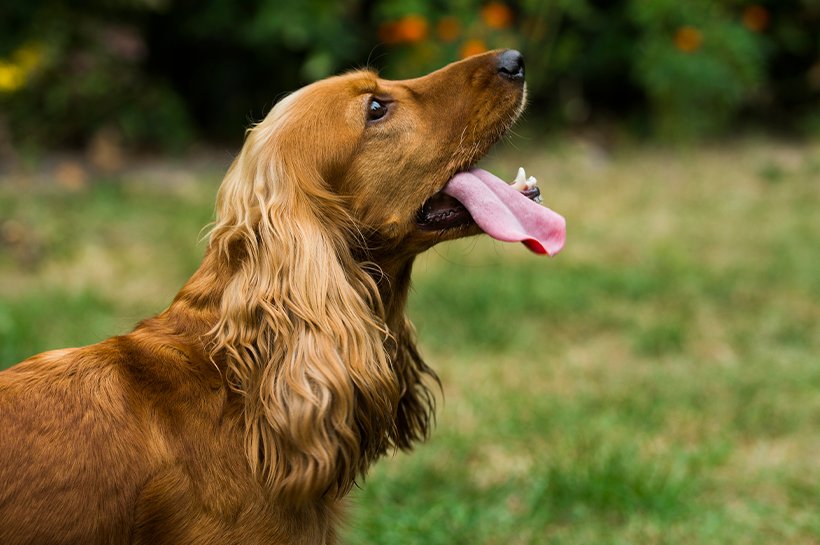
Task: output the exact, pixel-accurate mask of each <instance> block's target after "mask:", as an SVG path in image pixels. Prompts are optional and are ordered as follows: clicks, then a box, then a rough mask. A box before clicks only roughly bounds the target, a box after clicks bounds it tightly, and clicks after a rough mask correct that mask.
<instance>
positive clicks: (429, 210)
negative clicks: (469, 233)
mask: <svg viewBox="0 0 820 545" xmlns="http://www.w3.org/2000/svg"><path fill="white" fill-rule="evenodd" d="M536 183H537V182H536V180H535V178H533V177H529V178H527V177H526V174H525V173H524V169H523V168H520V169H519V170H518V175H517V176H516V178H515V181H514V182H513V183H512V184H511V185H510V184H507V183H506V182H505V181H503V180H501V179H500V178H498V177H496V176H494V175H493V174H491V173H489V172H487V171H486V170H481V169H470V170H468V171H465V172H459V173H458V174H456V175H455V176H453V178H452V179H451V180H450V181H449V182H447V185H445V186H444V189H442V190H441V191H439V192H438V193H436V194H435V195H433V196H432V197H431V198H430V199H428V200H427V201H426V202H425V203H424V204H423V205H422V207H421V208H420V209H419V211H418V212H417V214H416V225H417V226H418V228H419V229H420V230H423V231H446V230H450V229H454V228H456V227H463V226H468V225H471V224H473V223H475V224H477V225H478V226H479V227H480V228H481V229H482V230H483V231H484V232H485V233H486V234H488V235H490V236H491V237H493V238H495V239H496V240H501V241H504V242H522V243H524V245H525V246H527V247H528V248H529V249H530V250H532V251H533V252H535V253H538V254H545V255H554V254H556V253H558V252H559V251H560V250H561V248H562V247H563V245H564V240H565V237H566V222H565V221H564V218H563V217H561V216H560V215H558V214H556V213H555V212H553V211H552V210H550V209H549V208H545V207H543V206H541V205H540V203H541V191H540V189H539V188H538V187H537V186H536Z"/></svg>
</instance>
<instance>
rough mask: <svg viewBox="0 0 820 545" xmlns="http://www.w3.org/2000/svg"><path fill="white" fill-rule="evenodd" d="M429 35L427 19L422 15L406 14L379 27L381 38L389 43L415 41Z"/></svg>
mask: <svg viewBox="0 0 820 545" xmlns="http://www.w3.org/2000/svg"><path fill="white" fill-rule="evenodd" d="M426 37H427V20H426V19H425V18H424V17H422V16H421V15H406V16H404V17H402V18H401V19H399V20H398V21H388V22H386V23H382V25H381V26H380V27H379V39H380V40H381V41H383V42H385V43H388V44H400V43H415V42H420V41H422V40H423V39H424V38H426Z"/></svg>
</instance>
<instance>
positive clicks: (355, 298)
mask: <svg viewBox="0 0 820 545" xmlns="http://www.w3.org/2000/svg"><path fill="white" fill-rule="evenodd" d="M287 101H288V99H286V100H285V101H284V102H285V103H284V104H283V103H280V104H279V105H278V106H277V108H276V109H275V110H274V112H272V114H271V115H269V116H268V118H267V119H266V120H265V121H263V122H262V123H260V124H259V125H257V126H256V127H254V128H253V129H251V130H250V131H249V134H248V137H247V139H246V143H245V146H244V147H243V150H242V152H241V153H240V155H239V156H238V157H237V158H236V160H235V161H234V163H233V165H232V166H231V168H230V170H229V171H228V174H227V176H226V178H225V180H224V182H223V185H222V187H221V188H220V192H219V197H218V202H217V222H216V224H215V227H214V229H213V231H212V233H211V247H212V251H218V252H220V254H222V255H223V256H224V257H225V258H226V259H228V260H229V262H230V263H232V264H233V265H232V266H233V269H234V270H233V273H232V276H231V279H230V281H229V283H228V284H227V286H226V287H225V290H224V294H223V296H222V301H221V308H220V314H219V320H218V322H217V324H216V325H215V327H214V329H213V331H212V334H213V336H214V347H213V350H214V354H219V355H221V357H223V358H224V359H225V360H226V362H227V371H228V377H229V382H230V384H231V387H232V388H233V389H234V390H235V391H236V392H238V393H239V394H241V395H242V396H243V399H244V416H245V425H246V430H245V447H246V451H247V455H248V458H249V461H250V463H251V465H252V467H253V469H254V471H255V472H256V474H257V476H258V477H259V478H260V479H261V480H262V481H263V482H264V483H265V484H266V485H267V488H268V489H269V490H271V491H272V492H273V493H274V494H275V495H277V496H280V497H287V498H288V499H290V500H293V501H296V502H299V501H307V500H309V499H311V498H315V497H318V496H321V495H323V494H336V495H343V494H344V493H346V492H347V491H349V489H350V487H351V486H352V485H353V483H354V481H355V479H356V477H357V475H359V474H362V473H363V472H364V470H365V469H366V468H367V466H368V465H369V464H370V463H371V462H372V461H373V460H374V459H375V458H376V457H378V456H379V455H381V454H382V453H384V452H385V450H386V449H387V448H389V447H391V446H397V447H399V448H406V447H409V445H410V443H411V442H412V440H414V439H417V438H420V437H423V436H424V435H425V434H426V431H427V424H428V420H429V418H430V416H429V415H430V409H431V404H430V396H429V394H428V392H427V390H426V387H424V386H417V385H416V383H419V384H420V383H421V375H422V374H424V373H425V372H426V367H424V364H423V363H421V366H422V367H418V366H417V364H416V363H415V361H414V362H413V363H412V365H411V367H412V369H401V370H398V371H397V369H396V368H395V366H396V365H399V364H400V365H401V366H402V367H403V368H404V367H405V366H404V362H403V360H407V359H408V358H407V357H406V351H407V350H406V348H402V347H404V346H405V345H406V344H407V341H406V340H405V339H395V337H394V336H393V335H392V332H390V331H388V328H387V326H386V325H385V318H384V310H383V307H382V302H381V299H380V296H379V291H378V289H377V286H376V284H375V282H374V281H373V279H372V278H371V277H370V276H369V275H368V274H367V273H366V272H365V271H364V270H363V269H362V267H361V266H359V264H357V263H356V261H355V259H354V258H353V257H352V253H351V250H350V247H351V242H352V241H353V240H355V237H356V230H355V227H354V225H353V224H352V222H351V220H350V218H349V215H348V213H347V212H346V209H345V207H344V206H343V203H342V202H341V201H340V199H339V197H338V196H336V195H334V194H333V193H331V192H330V191H329V190H328V188H327V187H326V186H325V184H324V183H323V181H322V179H321V176H320V174H319V172H317V167H316V166H315V158H311V157H310V156H309V152H308V151H300V150H309V149H310V148H311V146H310V145H309V143H307V142H305V143H299V142H296V143H294V142H292V141H288V142H286V143H283V142H281V140H282V139H281V138H278V136H279V135H278V132H277V131H278V130H279V127H280V126H281V124H282V123H284V122H285V121H286V118H287V115H288V113H287ZM277 110H279V112H277ZM300 144H304V145H300ZM283 146H287V147H286V148H284V147H283ZM401 336H402V337H406V335H405V332H401ZM413 350H415V349H414V348H413ZM416 356H417V354H416ZM410 359H412V358H410ZM418 362H421V360H420V359H418ZM408 412H412V413H413V415H408V414H405V413H408ZM416 413H418V414H416Z"/></svg>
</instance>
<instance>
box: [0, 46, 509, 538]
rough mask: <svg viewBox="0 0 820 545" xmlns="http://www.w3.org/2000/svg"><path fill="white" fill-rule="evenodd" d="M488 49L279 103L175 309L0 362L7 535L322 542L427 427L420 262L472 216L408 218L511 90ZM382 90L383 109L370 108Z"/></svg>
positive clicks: (502, 125) (502, 126)
mask: <svg viewBox="0 0 820 545" xmlns="http://www.w3.org/2000/svg"><path fill="white" fill-rule="evenodd" d="M497 55H498V53H497V52H491V53H487V54H484V55H480V56H476V57H472V58H470V59H467V60H465V61H462V62H459V63H455V64H452V65H449V66H447V67H445V68H443V69H441V70H439V71H437V72H434V73H432V74H430V75H428V76H426V77H423V78H418V79H415V80H408V81H386V80H382V79H379V78H378V77H377V76H376V75H375V74H374V73H372V72H369V71H358V72H353V73H349V74H346V75H343V76H339V77H334V78H329V79H327V80H323V81H320V82H317V83H315V84H313V85H310V86H308V87H306V88H304V89H302V90H300V91H297V92H296V93H294V94H292V95H290V96H289V97H287V98H286V99H284V100H282V101H281V102H280V103H279V104H277V105H276V106H275V107H274V108H273V110H272V111H271V112H270V114H269V115H268V116H267V117H266V118H265V119H264V120H263V121H262V122H261V123H259V124H258V125H256V126H254V127H253V128H252V129H250V130H249V131H248V134H247V138H246V142H245V145H244V146H243V148H242V150H241V152H240V154H239V156H238V157H237V158H236V160H235V161H234V162H233V164H232V166H231V167H230V170H229V171H228V173H227V175H226V177H225V180H224V182H223V184H222V186H221V188H220V190H219V196H218V203H217V219H216V223H215V226H214V228H213V231H212V232H211V236H210V243H209V246H208V249H207V252H206V255H205V257H204V259H203V262H202V265H201V266H200V268H199V269H198V270H197V272H196V273H195V274H194V275H193V276H192V277H191V279H190V280H189V281H188V283H187V284H186V285H185V286H184V287H183V288H182V290H181V291H180V292H179V294H178V295H177V297H176V298H175V299H174V301H173V302H172V304H171V305H170V306H169V308H168V309H167V310H165V311H164V312H162V313H161V314H159V315H158V316H156V317H153V318H150V319H148V320H145V321H143V322H141V323H140V324H139V325H138V326H137V327H136V329H135V330H134V331H133V332H131V333H129V334H127V335H123V336H118V337H113V338H110V339H108V340H105V341H103V342H101V343H99V344H96V345H92V346H87V347H83V348H74V349H66V350H58V351H53V352H47V353H44V354H40V355H38V356H34V357H32V358H30V359H28V360H26V361H24V362H22V363H20V364H18V365H17V366H15V367H13V368H11V369H9V370H7V371H4V372H3V373H0V429H2V433H0V543H2V544H4V545H16V544H24V543H25V544H74V543H76V544H96V543H100V544H103V543H105V544H115V543H116V544H118V543H138V544H141V543H146V544H147V543H150V544H153V545H156V544H163V543H168V544H171V543H186V544H211V543H213V544H224V543H243V544H244V543H247V544H252V543H260V544H261V543H266V544H273V543H275V544H285V543H288V544H290V543H294V544H296V543H305V544H307V543H311V544H316V543H324V544H329V543H334V542H335V538H334V535H335V530H334V527H335V523H336V519H337V517H338V513H339V510H340V499H341V498H342V497H343V496H344V495H345V494H346V493H347V492H348V491H349V490H350V488H351V486H353V484H354V482H355V481H356V479H357V478H358V477H361V476H363V475H364V473H365V472H366V470H367V469H368V467H369V466H370V464H371V463H373V462H374V461H375V460H376V459H377V458H378V457H379V456H381V455H382V454H384V453H385V452H387V451H389V450H391V449H395V448H398V449H409V448H410V447H411V446H412V445H413V443H414V442H416V441H419V440H421V439H423V438H425V437H426V436H427V434H428V432H429V428H430V425H431V418H432V411H433V397H432V395H431V393H430V390H429V389H428V387H429V384H430V383H431V381H433V382H434V381H435V376H434V374H433V373H432V371H431V370H430V369H429V368H428V367H427V366H426V365H425V363H424V362H423V361H422V359H421V358H420V357H419V354H418V351H417V350H416V347H415V344H414V339H413V330H412V326H411V324H410V323H409V322H408V321H407V319H406V317H405V315H404V306H405V302H406V299H407V293H408V289H409V284H410V269H411V267H412V263H413V258H414V256H415V255H417V254H418V253H419V252H421V251H424V250H425V249H427V248H429V247H430V246H432V245H434V244H435V243H437V242H439V241H440V240H445V239H450V238H456V237H460V236H465V235H469V234H475V233H477V232H479V231H478V228H477V227H475V226H474V225H473V226H469V227H463V228H456V229H451V230H449V231H439V232H425V231H420V230H419V229H418V228H417V227H416V225H415V221H414V218H415V213H416V211H417V210H418V209H419V208H420V207H421V205H422V203H424V201H425V200H426V199H428V198H429V197H430V196H431V195H433V194H434V193H436V192H437V191H439V190H440V189H441V188H442V187H443V186H444V184H445V183H446V182H447V180H448V179H449V178H450V177H451V176H452V175H453V174H454V173H455V172H457V171H459V170H462V169H464V168H466V167H468V166H469V165H471V164H472V163H473V162H475V161H476V160H478V159H479V158H480V157H481V156H482V155H483V154H484V153H486V151H487V150H488V149H489V147H490V146H491V145H492V144H493V143H494V142H495V141H496V140H497V139H498V138H499V137H500V136H501V135H502V134H503V133H504V131H505V130H506V129H507V128H508V127H509V125H510V124H511V123H512V122H513V121H514V120H515V118H516V117H517V115H518V114H519V113H520V110H521V109H522V108H523V101H524V97H523V94H524V90H523V84H520V83H515V82H511V81H508V80H505V79H503V78H500V77H499V76H498V73H497V66H496V65H497V60H496V56H497ZM456 90H457V92H455V91H456ZM374 96H375V97H377V98H379V99H381V100H383V101H384V102H388V101H389V104H390V109H389V113H388V115H387V116H386V117H385V118H384V119H383V120H380V121H378V122H372V123H371V122H368V121H367V120H366V111H367V108H368V104H369V101H370V99H371V97H374Z"/></svg>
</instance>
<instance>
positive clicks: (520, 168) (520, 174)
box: [515, 167, 527, 184]
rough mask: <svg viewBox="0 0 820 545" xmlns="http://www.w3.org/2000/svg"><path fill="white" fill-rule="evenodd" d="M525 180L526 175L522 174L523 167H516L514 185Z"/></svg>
mask: <svg viewBox="0 0 820 545" xmlns="http://www.w3.org/2000/svg"><path fill="white" fill-rule="evenodd" d="M526 179H527V174H526V173H525V172H524V167H518V174H517V175H516V177H515V183H516V184H518V183H523V182H524V181H526Z"/></svg>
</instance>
